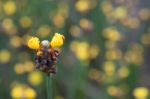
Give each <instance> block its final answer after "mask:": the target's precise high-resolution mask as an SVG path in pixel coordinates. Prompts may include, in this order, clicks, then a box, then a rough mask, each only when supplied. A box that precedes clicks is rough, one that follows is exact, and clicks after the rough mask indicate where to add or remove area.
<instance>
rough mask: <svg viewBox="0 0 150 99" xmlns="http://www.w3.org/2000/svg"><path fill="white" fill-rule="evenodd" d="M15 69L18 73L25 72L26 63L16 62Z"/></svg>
mask: <svg viewBox="0 0 150 99" xmlns="http://www.w3.org/2000/svg"><path fill="white" fill-rule="evenodd" d="M14 71H15V72H16V73H17V74H23V73H24V72H25V69H24V65H23V64H21V63H17V64H15V66H14Z"/></svg>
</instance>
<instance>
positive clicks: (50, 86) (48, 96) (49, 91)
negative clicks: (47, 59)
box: [46, 74, 53, 99]
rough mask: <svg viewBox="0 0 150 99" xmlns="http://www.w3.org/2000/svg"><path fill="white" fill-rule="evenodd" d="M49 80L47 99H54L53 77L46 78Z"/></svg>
mask: <svg viewBox="0 0 150 99" xmlns="http://www.w3.org/2000/svg"><path fill="white" fill-rule="evenodd" d="M46 79H47V99H53V98H52V77H51V75H50V74H49V75H47V76H46Z"/></svg>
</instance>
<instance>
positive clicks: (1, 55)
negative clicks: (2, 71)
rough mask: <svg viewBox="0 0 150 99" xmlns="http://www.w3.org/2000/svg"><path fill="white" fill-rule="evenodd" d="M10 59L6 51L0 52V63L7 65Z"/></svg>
mask: <svg viewBox="0 0 150 99" xmlns="http://www.w3.org/2000/svg"><path fill="white" fill-rule="evenodd" d="M10 58H11V54H10V52H9V51H8V50H1V51H0V62H1V63H7V62H8V61H9V60H10Z"/></svg>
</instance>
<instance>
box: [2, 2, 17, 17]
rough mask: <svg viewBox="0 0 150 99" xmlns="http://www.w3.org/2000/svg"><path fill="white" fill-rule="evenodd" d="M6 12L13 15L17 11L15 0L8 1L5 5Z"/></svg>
mask: <svg viewBox="0 0 150 99" xmlns="http://www.w3.org/2000/svg"><path fill="white" fill-rule="evenodd" d="M3 9H4V12H5V14H7V15H12V14H14V13H15V12H16V3H15V2H14V1H8V2H6V3H5V4H4V6H3Z"/></svg>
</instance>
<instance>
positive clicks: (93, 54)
mask: <svg viewBox="0 0 150 99" xmlns="http://www.w3.org/2000/svg"><path fill="white" fill-rule="evenodd" d="M99 52H100V49H99V47H98V46H97V45H92V46H91V47H90V49H89V53H90V58H91V59H94V58H96V57H97V56H98V55H99Z"/></svg>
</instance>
